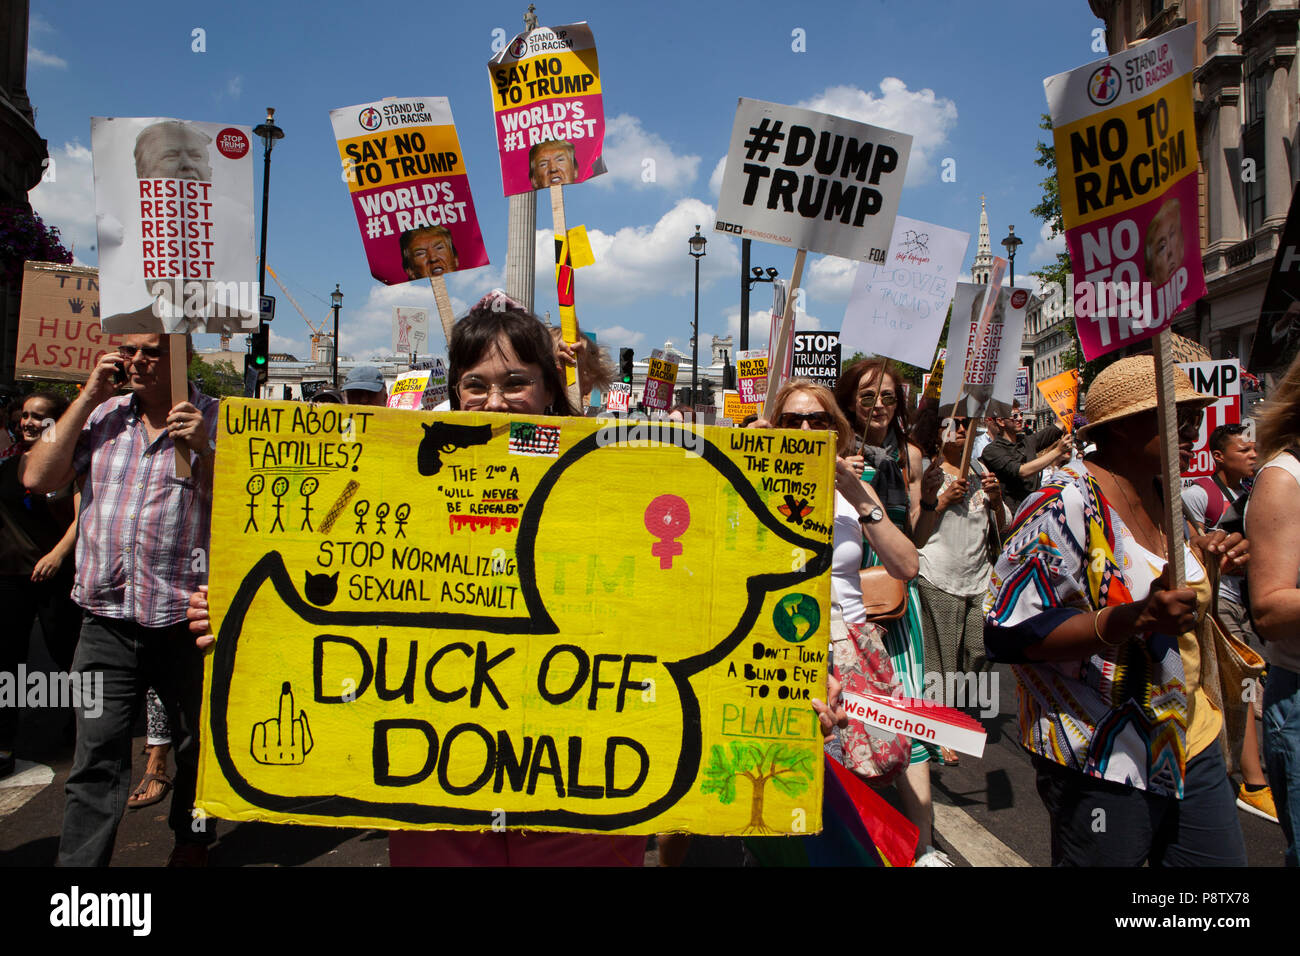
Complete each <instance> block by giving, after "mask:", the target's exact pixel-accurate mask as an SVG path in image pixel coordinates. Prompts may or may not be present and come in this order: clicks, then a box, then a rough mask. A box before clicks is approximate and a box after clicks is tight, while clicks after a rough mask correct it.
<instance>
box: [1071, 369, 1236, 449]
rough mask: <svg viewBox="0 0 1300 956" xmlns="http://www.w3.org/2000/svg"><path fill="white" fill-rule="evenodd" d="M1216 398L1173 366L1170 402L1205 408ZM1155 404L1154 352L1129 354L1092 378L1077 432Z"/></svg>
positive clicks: (1128, 415)
mask: <svg viewBox="0 0 1300 956" xmlns="http://www.w3.org/2000/svg"><path fill="white" fill-rule="evenodd" d="M1216 401H1218V399H1216V398H1215V397H1214V396H1213V395H1202V394H1201V393H1200V392H1198V391H1196V389H1195V388H1194V387H1193V386H1192V380H1191V379H1190V378H1189V377H1188V376H1187V373H1186V372H1184V371H1183V370H1182V369H1180V368H1178V366H1174V402H1175V404H1176V405H1178V407H1179V408H1183V407H1188V408H1205V407H1206V406H1207V405H1213V404H1214V403H1215V402H1216ZM1155 407H1156V359H1155V356H1154V355H1150V354H1147V355H1130V356H1128V357H1127V358H1122V359H1120V360H1119V361H1118V362H1115V363H1114V364H1112V365H1109V366H1107V367H1106V368H1104V369H1102V371H1101V372H1100V373H1099V374H1098V375H1097V377H1096V378H1095V379H1093V381H1092V385H1091V387H1089V389H1088V396H1087V398H1086V399H1085V400H1084V415H1086V416H1087V418H1088V424H1087V426H1086V427H1084V428H1081V429H1080V430H1079V431H1080V434H1083V433H1085V432H1091V431H1092V430H1093V429H1094V428H1096V427H1097V426H1098V425H1100V424H1102V423H1103V422H1113V421H1115V420H1117V419H1120V418H1129V417H1130V416H1133V415H1140V414H1141V413H1142V412H1146V411H1150V410H1151V409H1153V408H1155Z"/></svg>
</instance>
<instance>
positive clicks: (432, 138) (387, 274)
mask: <svg viewBox="0 0 1300 956" xmlns="http://www.w3.org/2000/svg"><path fill="white" fill-rule="evenodd" d="M330 123H332V124H333V126H334V137H335V139H336V140H337V141H338V149H339V156H340V158H341V159H342V160H343V181H344V182H345V183H347V185H348V192H349V193H350V194H351V196H352V207H353V209H354V210H355V212H356V215H357V224H358V225H359V226H360V227H361V241H362V243H363V244H364V245H365V247H366V261H367V262H368V263H369V264H370V274H371V275H373V276H374V277H375V278H376V279H378V280H379V281H380V282H383V283H385V284H386V285H396V284H398V283H401V282H410V281H411V280H412V279H423V278H432V277H435V276H441V275H445V274H446V273H449V272H456V271H458V270H461V269H474V268H477V267H479V266H485V265H487V264H488V256H487V250H486V249H485V248H484V246H483V236H482V235H481V234H480V233H479V228H478V216H477V215H476V214H475V212H474V197H473V196H472V195H470V191H469V174H468V173H467V172H466V170H465V161H464V156H463V155H462V154H461V151H460V140H459V139H458V138H457V136H456V124H455V122H454V121H453V120H452V118H451V103H450V102H449V101H448V99H447V97H445V96H423V97H412V98H409V99H390V100H380V101H378V102H376V103H362V104H360V105H359V106H345V107H343V108H342V109H337V110H331V111H330Z"/></svg>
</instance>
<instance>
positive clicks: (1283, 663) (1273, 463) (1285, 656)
mask: <svg viewBox="0 0 1300 956" xmlns="http://www.w3.org/2000/svg"><path fill="white" fill-rule="evenodd" d="M1264 468H1281V469H1282V470H1283V471H1285V472H1286V473H1287V474H1288V475H1290V476H1291V477H1292V478H1294V479H1295V482H1296V484H1297V485H1300V461H1296V460H1295V458H1294V457H1292V455H1291V454H1290V452H1285V451H1280V452H1278V453H1277V454H1276V455H1274V456H1273V457H1272V458H1270V459H1269V460H1268V462H1267V463H1265V465H1264V467H1263V468H1260V469H1259V471H1257V472H1255V483H1256V484H1258V483H1259V476H1260V475H1262V474H1263V473H1264ZM1250 504H1251V502H1250V500H1249V499H1248V500H1247V501H1246V537H1247V538H1249V537H1250ZM1252 560H1258V558H1252ZM1296 587H1298V588H1300V576H1298V577H1297V580H1296ZM1264 657H1265V658H1266V659H1267V660H1268V662H1269V663H1270V664H1272V665H1274V666H1275V667H1284V668H1286V669H1287V670H1289V671H1293V672H1295V673H1300V640H1297V639H1296V635H1295V634H1293V635H1292V636H1291V637H1290V638H1289V639H1288V640H1285V641H1266V642H1265V644H1264Z"/></svg>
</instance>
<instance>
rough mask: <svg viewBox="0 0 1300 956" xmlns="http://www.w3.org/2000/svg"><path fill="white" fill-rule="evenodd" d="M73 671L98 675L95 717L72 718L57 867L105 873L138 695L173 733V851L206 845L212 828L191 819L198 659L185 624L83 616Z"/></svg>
mask: <svg viewBox="0 0 1300 956" xmlns="http://www.w3.org/2000/svg"><path fill="white" fill-rule="evenodd" d="M72 669H73V671H74V672H76V673H79V674H86V675H91V674H96V673H100V674H103V695H102V696H103V707H102V711H101V713H100V714H99V716H97V717H88V716H86V714H85V711H84V709H82V710H78V711H77V747H76V753H75V756H74V757H73V763H72V770H71V772H70V773H69V774H68V782H67V786H66V788H65V793H66V795H67V804H66V806H65V807H64V811H63V837H62V839H61V841H60V843H59V861H58V862H59V865H60V866H107V865H108V861H109V860H110V859H111V858H112V856H113V841H114V839H115V838H116V836H117V826H118V824H119V823H120V822H121V820H122V814H123V812H124V811H125V810H126V799H127V789H128V788H129V787H130V785H131V726H132V724H133V723H134V722H135V720H136V718H137V717H138V716H139V713H140V707H141V706H142V705H143V704H144V697H145V692H146V691H147V690H148V689H149V687H151V686H152V687H153V688H154V689H155V690H156V691H157V692H158V697H159V698H160V699H161V700H162V702H163V706H164V707H165V708H166V710H167V717H168V719H169V720H170V721H171V725H172V742H173V744H174V745H175V747H174V751H175V754H176V777H175V784H174V788H173V790H172V797H171V801H172V803H171V813H170V815H169V816H168V818H167V822H168V825H169V826H170V827H171V829H172V832H173V833H174V834H175V836H176V842H177V843H198V844H202V845H206V844H208V843H210V842H212V839H213V836H214V833H213V830H214V828H213V825H212V821H211V820H201V821H196V820H193V819H192V809H193V806H194V789H195V784H196V782H197V778H198V759H199V737H198V728H199V723H200V716H199V709H200V706H201V702H202V698H203V652H202V651H200V650H199V649H198V648H196V647H195V646H194V638H193V636H192V635H191V634H190V633H189V630H188V627H187V625H186V624H185V623H183V622H182V623H180V624H175V625H172V626H171V627H163V628H152V627H141V626H140V625H138V624H135V623H134V622H132V621H118V620H114V619H112V618H106V617H97V616H95V615H93V614H86V615H85V616H84V617H83V619H82V625H81V640H80V642H79V643H78V644H77V652H76V656H75V657H74V658H73V663H72Z"/></svg>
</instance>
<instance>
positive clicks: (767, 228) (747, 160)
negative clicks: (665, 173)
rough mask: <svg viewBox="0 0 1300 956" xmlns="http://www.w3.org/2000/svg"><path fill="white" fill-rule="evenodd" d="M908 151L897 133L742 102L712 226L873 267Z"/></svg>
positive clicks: (890, 225)
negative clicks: (868, 263) (871, 264)
mask: <svg viewBox="0 0 1300 956" xmlns="http://www.w3.org/2000/svg"><path fill="white" fill-rule="evenodd" d="M911 148H912V137H911V136H908V135H907V134H906V133H896V132H894V131H893V130H888V129H880V128H878V127H875V126H868V125H867V124H866V123H856V122H854V121H853V120H847V119H844V118H843V117H840V116H831V115H829V114H827V113H815V112H813V111H812V110H805V109H799V108H798V107H795V106H782V105H780V104H778V103H765V102H763V101H762V100H751V99H745V98H743V97H742V98H741V100H740V103H739V105H738V106H737V107H736V118H735V122H734V123H733V125H732V128H731V145H730V146H729V148H728V150H727V159H726V164H725V166H724V167H723V175H722V189H721V191H720V192H719V193H718V217H717V220H716V222H715V223H714V229H715V230H716V231H718V232H725V233H729V234H731V235H736V236H741V237H743V238H745V239H758V240H761V241H763V242H771V243H775V244H777V245H780V246H789V247H790V248H792V249H807V250H808V251H809V252H822V253H826V254H828V255H833V256H843V257H844V258H846V259H861V260H867V261H870V262H880V263H883V262H884V261H885V255H886V252H887V251H888V249H889V238H890V234H891V233H892V232H893V229H894V217H895V216H897V215H898V201H899V197H900V196H901V195H902V191H903V177H904V175H905V174H906V171H907V157H908V154H909V153H910V151H911Z"/></svg>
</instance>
